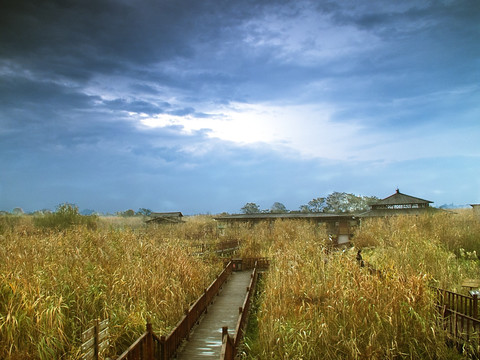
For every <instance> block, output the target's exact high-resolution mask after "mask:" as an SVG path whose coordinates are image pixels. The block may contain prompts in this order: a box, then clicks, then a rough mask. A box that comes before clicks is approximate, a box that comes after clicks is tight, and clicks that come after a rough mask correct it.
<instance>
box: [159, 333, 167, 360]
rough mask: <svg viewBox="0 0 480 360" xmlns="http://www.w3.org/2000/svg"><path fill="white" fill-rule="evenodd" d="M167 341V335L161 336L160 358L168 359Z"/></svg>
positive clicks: (161, 359) (162, 359)
mask: <svg viewBox="0 0 480 360" xmlns="http://www.w3.org/2000/svg"><path fill="white" fill-rule="evenodd" d="M166 342H167V339H166V338H165V335H162V336H160V360H167V349H166Z"/></svg>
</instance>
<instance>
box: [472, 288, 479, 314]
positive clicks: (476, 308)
mask: <svg viewBox="0 0 480 360" xmlns="http://www.w3.org/2000/svg"><path fill="white" fill-rule="evenodd" d="M472 297H473V305H472V306H473V311H472V317H473V318H475V319H477V318H478V295H477V294H473V296H472Z"/></svg>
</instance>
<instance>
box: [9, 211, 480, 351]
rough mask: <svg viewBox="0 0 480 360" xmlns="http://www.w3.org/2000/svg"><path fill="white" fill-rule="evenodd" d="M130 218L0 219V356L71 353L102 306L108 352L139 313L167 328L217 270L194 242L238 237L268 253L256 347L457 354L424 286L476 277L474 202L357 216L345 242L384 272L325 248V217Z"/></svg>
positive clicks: (129, 336) (120, 345)
mask: <svg viewBox="0 0 480 360" xmlns="http://www.w3.org/2000/svg"><path fill="white" fill-rule="evenodd" d="M128 220H129V219H125V218H122V219H121V220H119V219H99V224H98V229H97V230H96V231H93V230H88V229H86V228H84V227H73V228H72V229H70V230H67V231H62V232H59V231H50V232H49V231H45V230H42V231H39V230H37V229H36V228H35V227H34V226H33V224H32V221H29V220H28V219H25V218H21V219H13V220H12V219H8V220H6V221H5V222H3V223H2V222H1V221H0V225H2V228H1V232H2V235H1V236H0V358H9V359H52V358H62V359H78V358H79V356H80V340H79V338H80V333H81V331H82V330H84V329H85V328H86V327H88V326H89V325H90V324H91V322H92V321H93V320H94V319H96V318H100V319H103V318H107V317H108V318H109V319H110V322H111V334H112V338H111V342H112V346H111V348H110V349H109V353H110V354H115V353H117V354H118V353H119V352H121V351H123V350H124V349H125V348H126V347H128V346H129V345H130V344H131V343H132V341H133V340H134V339H135V338H136V337H137V336H138V335H139V334H140V333H141V332H142V331H143V330H144V326H145V323H146V321H147V319H149V320H150V321H151V322H152V323H153V327H154V330H155V331H156V332H157V333H166V332H167V331H168V330H169V329H171V328H172V326H173V325H174V324H175V323H176V321H178V319H179V318H180V317H181V316H182V314H183V311H184V309H185V308H186V307H188V305H189V304H190V303H191V302H192V301H193V300H194V299H195V298H196V297H197V296H198V295H199V294H200V293H201V291H202V290H203V289H204V288H205V287H206V286H207V285H208V283H210V281H211V280H212V279H213V278H214V276H215V275H216V274H218V272H219V271H220V269H221V264H220V261H219V260H218V259H216V258H215V257H214V256H213V255H208V256H207V257H202V258H200V257H195V256H191V255H190V254H191V252H192V250H191V249H192V247H194V246H195V245H198V244H202V243H207V244H211V243H215V242H218V241H221V240H240V242H241V248H240V252H239V254H238V256H241V257H260V256H267V257H270V258H271V259H272V265H271V269H270V271H269V272H268V273H267V274H266V275H265V278H264V289H265V291H264V293H263V295H262V300H263V301H262V305H261V306H260V309H259V313H258V317H259V333H258V339H257V340H256V341H257V342H256V344H255V345H254V346H251V347H252V348H254V349H256V350H255V352H251V353H250V354H249V355H248V356H247V357H249V358H252V359H253V358H255V359H319V358H322V359H397V358H410V359H418V358H426V359H448V358H454V357H455V354H452V352H451V351H450V350H449V349H448V348H447V347H446V346H445V342H444V334H443V332H442V330H441V329H440V328H439V327H438V323H437V318H436V315H435V312H434V309H433V304H434V299H433V298H432V293H431V291H430V290H429V286H430V285H438V286H441V287H444V288H447V289H457V290H459V289H460V286H459V284H460V283H461V280H462V279H464V278H467V277H478V265H479V263H478V260H476V259H477V258H476V256H475V253H473V251H476V252H477V253H480V252H479V250H477V248H476V246H479V245H478V244H479V243H480V241H479V240H480V239H479V238H478V237H479V234H480V231H479V230H480V225H479V221H478V219H476V218H473V217H472V216H471V213H470V212H465V213H462V214H457V215H454V216H447V215H446V214H439V215H438V216H437V215H435V216H425V217H415V218H411V217H409V218H407V217H398V218H390V219H388V220H385V219H384V220H371V221H364V222H363V224H362V227H361V228H360V229H359V230H358V231H357V233H356V236H355V239H354V245H355V246H356V247H358V248H363V249H364V251H363V255H364V259H365V260H366V261H368V262H369V263H371V264H373V265H374V266H375V267H376V268H378V269H381V270H382V275H381V276H378V275H377V274H372V273H371V272H369V271H368V270H367V268H361V267H359V266H358V264H357V262H356V260H355V255H356V251H355V250H354V249H351V250H347V251H344V252H342V251H333V252H332V251H330V250H328V249H327V244H328V239H327V238H326V237H325V233H326V231H325V228H323V227H322V226H315V225H313V224H309V223H304V222H300V221H276V222H275V223H274V224H269V223H260V224H258V225H255V226H253V227H252V226H249V225H238V226H236V227H231V228H228V229H225V235H224V236H222V237H219V236H218V234H217V230H216V223H215V222H214V221H213V220H212V218H211V217H193V218H186V223H184V224H180V225H162V226H148V227H146V226H144V225H143V223H139V222H136V223H128V224H126V223H125V221H128ZM135 221H137V218H135ZM132 228H133V229H132ZM460 249H463V250H460ZM205 260H207V261H205ZM250 345H251V344H250Z"/></svg>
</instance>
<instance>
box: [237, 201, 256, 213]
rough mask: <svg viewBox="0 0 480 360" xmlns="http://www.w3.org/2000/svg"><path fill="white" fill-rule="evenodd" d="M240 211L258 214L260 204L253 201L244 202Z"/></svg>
mask: <svg viewBox="0 0 480 360" xmlns="http://www.w3.org/2000/svg"><path fill="white" fill-rule="evenodd" d="M240 211H241V213H242V214H258V213H259V212H260V206H258V205H257V204H255V203H246V204H245V205H244V206H243V207H242V208H241V209H240Z"/></svg>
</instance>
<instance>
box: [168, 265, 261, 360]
mask: <svg viewBox="0 0 480 360" xmlns="http://www.w3.org/2000/svg"><path fill="white" fill-rule="evenodd" d="M251 274H252V271H241V272H233V273H232V275H231V276H230V278H229V280H228V282H227V283H226V284H225V285H224V286H223V289H222V291H221V292H220V294H219V296H217V297H216V299H215V302H214V303H213V304H212V305H210V307H209V308H208V312H207V313H206V314H205V315H204V317H203V318H202V320H201V321H200V324H199V325H197V326H196V327H195V328H194V330H193V332H192V334H191V335H190V339H189V340H188V341H187V342H186V343H185V345H184V346H182V348H181V349H180V351H179V353H178V357H177V358H178V359H179V360H195V359H203V360H205V359H216V360H217V359H219V357H220V352H221V350H222V327H223V326H227V327H228V332H229V334H230V335H231V336H233V335H235V334H234V333H235V327H236V325H237V320H238V315H239V310H238V309H239V307H241V306H242V305H243V301H244V300H245V295H246V293H247V286H248V285H249V283H250V276H251Z"/></svg>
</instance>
